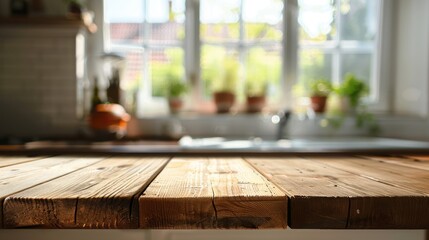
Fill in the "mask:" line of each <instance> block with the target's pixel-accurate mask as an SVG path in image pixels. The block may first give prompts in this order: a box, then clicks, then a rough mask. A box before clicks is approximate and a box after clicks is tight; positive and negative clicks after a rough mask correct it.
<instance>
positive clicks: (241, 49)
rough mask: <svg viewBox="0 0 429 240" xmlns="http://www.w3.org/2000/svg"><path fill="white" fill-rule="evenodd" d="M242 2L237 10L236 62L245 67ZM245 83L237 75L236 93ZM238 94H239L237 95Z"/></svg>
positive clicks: (241, 89)
mask: <svg viewBox="0 0 429 240" xmlns="http://www.w3.org/2000/svg"><path fill="white" fill-rule="evenodd" d="M243 4H244V0H241V1H240V10H239V17H238V19H239V20H238V21H239V26H238V27H239V32H240V33H239V40H238V62H239V64H240V66H241V67H242V68H241V69H246V68H245V58H246V57H245V51H246V49H245V46H244V37H245V36H244V34H245V32H244V21H243ZM243 74H244V75H243V76H245V75H246V71H244V72H243ZM245 84H246V80H245V78H243V77H239V78H238V86H237V91H238V93H242V92H244V90H245V87H244V85H245ZM238 96H240V95H238Z"/></svg>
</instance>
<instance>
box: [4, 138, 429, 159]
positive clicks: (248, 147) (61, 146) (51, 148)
mask: <svg viewBox="0 0 429 240" xmlns="http://www.w3.org/2000/svg"><path fill="white" fill-rule="evenodd" d="M1 152H3V153H18V154H20V153H26V154H48V155H49V154H50V155H52V154H82V153H85V154H106V153H107V154H109V153H110V154H125V155H128V154H136V155H142V154H144V155H161V156H165V155H170V156H178V155H180V156H192V155H194V156H200V155H207V154H210V155H223V156H225V155H230V156H231V155H235V156H242V155H253V156H287V155H294V154H297V153H299V154H303V153H305V154H316V155H320V154H322V153H323V154H340V155H341V154H344V153H348V154H369V153H372V154H408V153H421V154H429V142H424V141H414V140H403V139H391V138H376V137H323V138H296V139H281V140H264V139H260V138H252V139H226V138H220V137H215V138H200V139H198V138H197V139H193V138H191V137H183V138H182V139H180V141H172V140H171V141H166V140H121V141H88V140H86V141H83V140H80V141H79V140H72V141H70V140H69V141H33V142H28V143H25V144H20V145H3V146H2V145H0V153H1Z"/></svg>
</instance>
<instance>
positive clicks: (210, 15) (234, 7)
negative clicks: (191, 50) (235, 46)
mask: <svg viewBox="0 0 429 240" xmlns="http://www.w3.org/2000/svg"><path fill="white" fill-rule="evenodd" d="M200 4H201V5H200V6H201V13H200V21H201V25H200V34H201V39H202V40H203V41H237V40H238V38H239V24H238V21H239V11H240V1H239V0H201V3H200Z"/></svg>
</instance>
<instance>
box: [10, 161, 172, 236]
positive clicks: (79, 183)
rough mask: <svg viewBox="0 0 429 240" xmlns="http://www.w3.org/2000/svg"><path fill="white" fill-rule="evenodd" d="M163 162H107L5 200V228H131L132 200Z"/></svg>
mask: <svg viewBox="0 0 429 240" xmlns="http://www.w3.org/2000/svg"><path fill="white" fill-rule="evenodd" d="M167 161H168V158H139V157H112V158H108V159H104V160H102V161H100V162H98V163H96V164H94V165H91V166H88V167H86V168H83V169H81V170H79V171H76V172H73V173H71V174H68V175H66V176H63V177H60V178H57V179H55V180H52V181H49V182H46V183H44V184H41V185H38V186H36V187H34V188H31V189H28V190H26V191H22V192H20V193H17V194H14V195H12V196H10V197H8V198H7V199H6V200H5V203H4V223H5V226H6V227H8V228H17V227H41V228H137V227H138V196H139V195H140V194H141V193H142V192H143V190H144V189H145V188H146V187H147V186H148V184H149V183H150V182H151V180H152V179H153V178H154V177H155V176H156V175H157V174H158V173H159V171H161V169H162V167H163V166H164V165H165V164H166V163H167Z"/></svg>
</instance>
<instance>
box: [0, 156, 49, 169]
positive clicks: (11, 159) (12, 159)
mask: <svg viewBox="0 0 429 240" xmlns="http://www.w3.org/2000/svg"><path fill="white" fill-rule="evenodd" d="M43 158H46V156H35V157H28V156H0V168H1V167H7V166H10V165H16V164H20V163H26V162H30V161H35V160H39V159H43Z"/></svg>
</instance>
